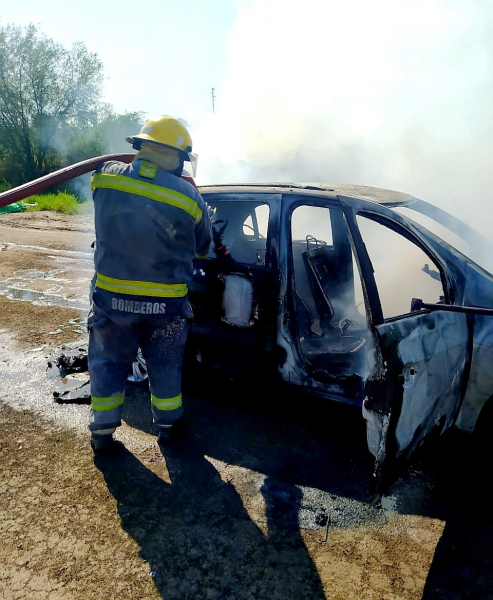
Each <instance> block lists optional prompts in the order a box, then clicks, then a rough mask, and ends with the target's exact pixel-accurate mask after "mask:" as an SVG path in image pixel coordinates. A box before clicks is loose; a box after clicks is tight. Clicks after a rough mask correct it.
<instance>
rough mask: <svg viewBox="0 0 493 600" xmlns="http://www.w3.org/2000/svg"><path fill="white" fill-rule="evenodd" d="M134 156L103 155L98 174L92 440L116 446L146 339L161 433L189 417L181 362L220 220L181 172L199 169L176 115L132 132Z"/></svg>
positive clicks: (91, 324) (102, 446)
mask: <svg viewBox="0 0 493 600" xmlns="http://www.w3.org/2000/svg"><path fill="white" fill-rule="evenodd" d="M126 139H127V141H128V142H129V143H131V144H132V146H133V148H134V149H136V150H137V154H136V155H135V158H134V160H133V162H132V163H130V164H128V165H127V164H125V163H121V162H117V161H109V162H106V163H104V164H103V165H102V166H101V167H100V168H99V169H98V170H97V171H95V173H94V175H93V177H92V184H91V187H92V190H93V199H94V211H95V216H94V218H95V229H96V252H95V267H96V282H95V288H94V294H93V302H92V307H91V312H90V315H89V318H88V329H89V355H88V358H89V374H90V377H91V394H92V398H91V422H90V425H89V429H90V430H91V432H92V436H91V445H92V447H93V449H94V451H95V452H98V451H106V450H110V449H112V448H113V447H114V445H115V441H114V439H113V433H114V431H115V429H116V428H117V427H118V426H120V425H121V414H122V407H123V402H124V395H125V382H126V378H127V374H128V371H129V368H130V365H131V364H132V362H133V361H134V360H135V356H136V354H137V350H138V348H139V347H140V348H141V349H142V354H143V356H144V359H145V361H146V364H147V369H148V373H149V383H150V391H151V409H152V414H153V419H154V422H155V424H156V425H157V427H158V430H159V435H158V441H159V442H160V443H165V442H167V441H170V440H171V439H172V438H173V434H174V432H175V431H176V429H177V427H178V425H179V424H180V423H181V419H182V417H183V401H182V396H181V369H182V362H183V353H184V348H185V341H186V337H187V330H188V319H190V318H191V317H192V316H193V315H192V311H191V307H190V304H189V302H188V287H187V284H188V283H189V281H190V279H191V277H192V272H193V260H194V257H199V258H205V257H206V256H207V255H208V252H209V246H210V243H211V224H210V218H209V214H208V211H207V208H206V206H205V203H204V201H203V199H202V197H201V196H200V194H199V192H198V191H197V189H196V188H195V187H194V186H192V185H191V184H190V183H188V182H186V181H184V180H183V179H182V178H181V174H182V170H183V164H184V162H185V161H190V162H191V163H192V167H193V165H194V162H195V155H193V154H192V140H191V137H190V134H189V132H188V131H187V129H186V128H185V127H184V125H183V124H182V123H181V122H180V121H178V120H177V119H175V118H173V117H170V116H167V115H162V116H160V117H157V118H154V119H150V120H148V121H147V122H146V123H145V124H144V126H143V127H142V129H141V131H140V133H139V134H137V135H134V136H132V137H128V138H126Z"/></svg>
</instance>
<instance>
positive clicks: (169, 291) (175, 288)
mask: <svg viewBox="0 0 493 600" xmlns="http://www.w3.org/2000/svg"><path fill="white" fill-rule="evenodd" d="M96 287H98V288H101V289H103V290H107V291H108V292H114V293H116V294H129V295H130V296H157V297H159V298H183V297H185V296H186V295H187V293H188V286H187V284H186V283H155V282H152V281H132V280H130V279H116V278H115V277H106V275H102V274H101V273H97V277H96Z"/></svg>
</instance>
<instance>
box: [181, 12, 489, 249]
mask: <svg viewBox="0 0 493 600" xmlns="http://www.w3.org/2000/svg"><path fill="white" fill-rule="evenodd" d="M492 20H493V13H492V11H491V10H490V7H489V4H488V3H486V2H480V1H474V0H417V1H414V2H410V1H407V0H374V1H373V2H367V1H365V0H349V1H347V2H340V1H327V2H324V3H322V2H320V1H318V0H305V1H304V2H298V1H292V0H282V1H281V0H257V1H254V2H240V3H239V5H238V19H237V22H236V25H235V28H234V30H233V32H232V35H231V38H230V42H229V52H228V55H229V67H228V70H227V74H226V77H225V80H224V82H223V85H222V86H221V87H217V88H216V93H217V102H216V114H215V115H214V116H212V115H210V116H208V117H205V118H203V119H202V120H201V122H200V123H197V124H195V131H193V130H192V131H193V133H194V142H195V148H196V149H197V150H198V151H199V153H200V163H199V183H202V184H204V183H213V182H234V181H237V182H239V181H296V182H325V183H356V184H364V185H371V186H376V187H385V188H390V189H396V190H399V191H403V192H407V193H409V194H412V195H414V196H417V197H420V198H423V199H424V200H426V201H428V202H431V203H432V204H435V205H437V206H440V207H442V208H444V209H445V210H448V211H449V212H451V213H452V214H454V215H456V216H457V217H459V218H461V219H462V220H464V221H465V222H466V223H468V224H469V225H471V226H472V227H474V228H475V229H477V230H478V231H480V232H481V233H483V234H484V235H486V236H488V237H490V238H491V230H492V226H493V219H492V213H493V211H492V208H491V206H492V201H491V198H490V195H491V187H492V183H493V181H492V179H493V174H492V173H493V170H492V168H491V166H490V157H491V155H492V149H493V135H492V134H493V116H492V113H491V111H490V105H491V95H492V88H493V69H492V66H493V58H492V57H493V24H492ZM476 258H477V257H476Z"/></svg>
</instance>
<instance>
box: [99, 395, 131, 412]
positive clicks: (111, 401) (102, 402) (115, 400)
mask: <svg viewBox="0 0 493 600" xmlns="http://www.w3.org/2000/svg"><path fill="white" fill-rule="evenodd" d="M124 399H125V392H122V393H121V394H118V396H109V397H108V398H95V397H94V396H91V408H92V410H96V411H99V412H102V411H105V410H113V409H114V408H118V407H119V406H121V405H122V404H123V401H124Z"/></svg>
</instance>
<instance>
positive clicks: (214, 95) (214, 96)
mask: <svg viewBox="0 0 493 600" xmlns="http://www.w3.org/2000/svg"><path fill="white" fill-rule="evenodd" d="M211 97H212V114H214V100H215V99H216V94H215V93H214V88H212V90H211Z"/></svg>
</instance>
